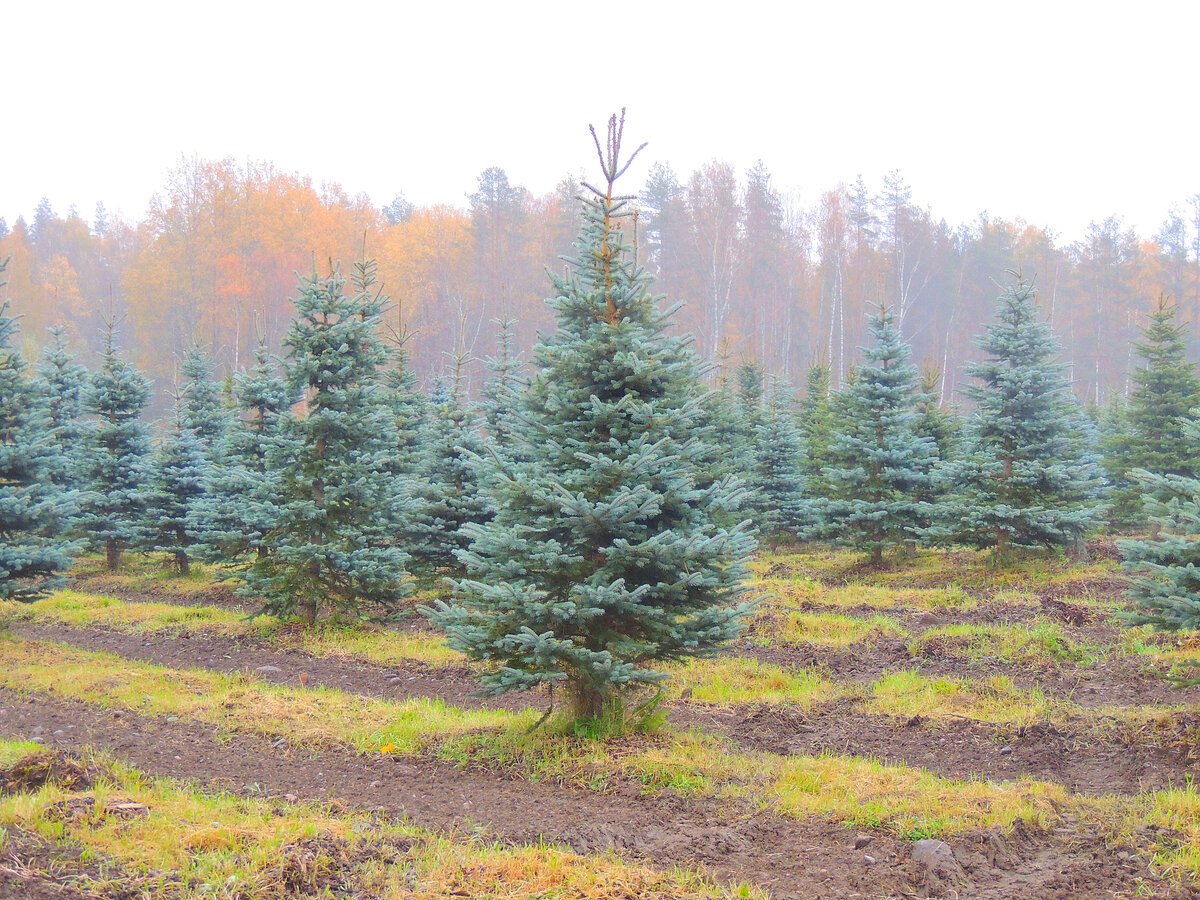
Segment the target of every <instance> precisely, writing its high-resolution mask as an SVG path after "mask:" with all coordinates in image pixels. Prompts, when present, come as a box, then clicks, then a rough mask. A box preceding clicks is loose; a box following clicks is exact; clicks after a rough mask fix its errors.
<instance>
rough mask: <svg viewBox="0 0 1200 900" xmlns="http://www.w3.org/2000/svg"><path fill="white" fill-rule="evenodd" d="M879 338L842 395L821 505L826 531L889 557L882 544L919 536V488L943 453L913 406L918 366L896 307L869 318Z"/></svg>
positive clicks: (878, 558) (874, 557)
mask: <svg viewBox="0 0 1200 900" xmlns="http://www.w3.org/2000/svg"><path fill="white" fill-rule="evenodd" d="M869 330H870V333H871V336H872V338H873V339H874V341H873V343H872V344H871V346H870V347H866V348H864V350H863V357H864V358H863V362H862V364H861V365H860V366H859V367H858V368H857V370H856V372H855V377H854V379H853V380H851V381H850V382H849V383H848V384H847V385H846V388H845V389H844V390H843V391H842V394H841V397H840V401H841V402H840V405H839V408H840V414H839V416H838V422H839V426H840V428H839V431H838V432H837V434H836V435H835V436H834V439H833V443H832V448H831V455H832V458H833V459H834V460H835V462H834V464H833V465H831V466H830V467H829V468H828V469H827V470H826V472H825V473H824V475H825V478H826V481H827V484H828V487H829V496H828V498H827V499H826V500H824V501H823V503H821V504H820V506H821V507H822V515H821V521H822V528H823V529H824V530H825V533H826V535H827V536H829V537H832V538H834V539H835V540H837V541H839V542H845V543H849V544H852V545H853V546H855V547H858V548H859V549H862V550H867V551H869V552H870V554H871V563H872V564H873V565H879V564H881V563H882V562H883V554H884V551H885V550H887V549H888V548H890V547H894V546H897V545H900V544H903V543H904V542H905V541H909V540H912V539H914V538H915V537H916V534H917V532H918V530H919V528H920V527H921V526H922V524H923V522H922V517H921V513H922V509H921V505H920V503H919V501H918V500H917V499H916V496H915V495H916V492H917V491H918V489H919V488H920V487H921V486H922V485H923V484H924V483H925V482H926V481H927V479H928V478H929V475H930V471H931V470H932V468H933V466H934V464H935V463H936V461H937V448H936V447H935V446H934V443H933V441H932V440H931V439H929V438H927V437H923V436H922V435H920V434H918V433H917V430H916V425H917V415H916V412H915V410H914V408H913V404H914V399H915V394H916V387H917V370H916V368H915V367H914V366H913V365H912V363H911V362H910V361H909V358H910V356H911V355H912V351H911V350H910V349H909V346H908V345H907V344H906V343H904V341H903V340H902V339H901V337H900V332H899V331H898V330H897V329H896V322H895V317H894V316H893V314H892V311H891V309H890V308H887V307H881V308H880V310H879V313H878V315H875V316H872V317H871V319H870V321H869Z"/></svg>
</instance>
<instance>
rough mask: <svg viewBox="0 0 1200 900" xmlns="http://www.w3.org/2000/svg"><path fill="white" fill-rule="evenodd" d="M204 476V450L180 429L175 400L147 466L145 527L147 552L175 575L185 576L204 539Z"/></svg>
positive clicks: (185, 428) (178, 405)
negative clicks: (167, 562) (163, 558)
mask: <svg viewBox="0 0 1200 900" xmlns="http://www.w3.org/2000/svg"><path fill="white" fill-rule="evenodd" d="M209 470H210V464H209V462H208V459H207V458H206V455H205V446H204V444H203V443H202V442H201V440H200V438H199V436H198V435H197V434H196V432H195V431H193V430H192V429H191V428H190V427H188V425H187V424H186V423H185V421H184V417H183V406H182V400H181V398H180V397H179V396H176V398H175V410H174V416H173V421H172V423H171V430H170V432H169V433H168V434H167V435H165V436H164V437H163V439H162V441H161V442H160V443H159V445H158V448H157V450H156V452H155V454H154V457H153V459H152V461H151V467H150V479H149V484H148V490H147V499H146V503H147V514H146V523H147V529H148V532H149V535H150V547H151V548H152V549H154V550H158V551H161V552H163V553H168V554H170V556H171V558H172V560H173V561H174V563H175V567H176V569H177V570H178V571H179V574H180V575H187V574H188V573H189V572H190V571H191V560H192V555H193V554H194V553H195V551H196V546H197V545H198V544H200V543H202V541H203V539H204V534H203V532H202V531H201V530H200V527H201V526H200V525H199V522H200V519H199V518H198V516H197V513H198V511H199V509H200V508H201V506H202V505H203V504H204V503H205V501H206V500H207V499H208V490H207V489H208V484H209V478H210V474H209Z"/></svg>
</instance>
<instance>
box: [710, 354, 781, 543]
mask: <svg viewBox="0 0 1200 900" xmlns="http://www.w3.org/2000/svg"><path fill="white" fill-rule="evenodd" d="M735 377H736V379H737V396H736V398H735V400H734V411H735V417H736V418H735V422H736V428H735V431H734V434H733V446H732V447H730V448H729V450H731V451H732V452H733V453H734V454H735V459H740V460H742V466H741V471H738V472H736V474H737V475H738V477H740V478H741V479H742V480H743V484H744V486H745V491H746V496H745V497H744V498H743V499H742V504H741V510H740V512H742V513H743V514H744V515H745V516H746V517H748V518H750V519H751V520H752V521H753V522H754V524H755V526H757V527H758V528H760V529H761V528H762V527H763V526H764V525H766V526H767V528H768V529H771V528H773V526H774V525H775V522H774V520H772V521H771V522H770V523H767V522H765V521H764V519H765V518H766V517H767V516H768V510H769V507H770V504H771V498H770V497H768V496H766V495H764V494H763V493H762V491H761V486H762V484H761V478H760V477H759V476H760V468H761V462H762V461H761V459H760V455H761V454H760V447H759V439H760V437H761V435H762V429H763V423H764V421H765V420H766V412H765V410H764V409H763V377H764V376H763V370H762V366H760V365H759V364H758V363H757V362H755V361H754V360H752V359H746V360H743V361H742V362H741V363H740V364H739V365H738V367H737V372H736V373H735ZM722 452H727V451H726V450H724V448H723V449H722Z"/></svg>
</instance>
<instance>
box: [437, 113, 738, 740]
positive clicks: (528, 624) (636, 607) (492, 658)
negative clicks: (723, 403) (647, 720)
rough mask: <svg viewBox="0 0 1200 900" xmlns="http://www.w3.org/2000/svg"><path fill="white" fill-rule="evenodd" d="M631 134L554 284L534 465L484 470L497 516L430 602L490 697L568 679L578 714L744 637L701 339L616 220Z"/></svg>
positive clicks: (539, 360)
mask: <svg viewBox="0 0 1200 900" xmlns="http://www.w3.org/2000/svg"><path fill="white" fill-rule="evenodd" d="M623 127H624V120H623V116H622V118H621V119H620V120H618V118H617V117H616V116H613V117H612V119H611V120H610V121H609V127H608V136H607V143H606V145H604V146H602V145H601V143H600V141H599V139H597V140H596V148H597V152H598V153H599V155H600V159H601V164H602V167H603V171H604V182H603V184H602V188H601V189H596V188H588V189H589V190H590V191H591V193H592V196H590V197H588V198H587V199H586V200H585V202H584V209H583V225H582V231H581V233H580V236H579V238H578V240H577V242H576V250H577V254H578V258H577V260H576V261H575V262H574V265H573V266H572V271H571V272H570V274H568V275H567V276H566V277H565V278H563V279H558V278H555V279H554V284H555V287H556V289H557V291H558V296H557V297H555V298H554V299H553V300H552V301H550V303H551V306H552V308H553V309H554V312H555V314H556V317H557V330H556V331H555V333H554V334H552V335H548V336H547V335H543V336H542V338H541V339H540V340H539V343H538V345H537V347H536V349H535V353H534V359H535V373H534V375H533V377H532V379H531V382H530V385H529V388H528V389H527V390H526V391H525V392H524V394H523V395H522V398H521V402H520V408H519V412H520V416H521V420H522V422H523V424H524V427H523V428H522V429H521V430H520V431H519V432H518V433H517V437H518V440H519V441H520V442H521V445H522V450H523V452H524V453H526V454H528V462H524V463H502V464H501V465H503V466H504V467H505V468H504V469H503V470H502V471H498V472H497V473H495V475H494V476H493V478H492V479H490V481H491V482H492V483H493V484H494V487H493V491H494V493H495V498H496V508H497V512H496V516H495V518H494V519H493V520H492V521H491V522H488V523H486V524H483V525H470V526H466V528H465V529H464V531H466V533H467V534H468V536H469V537H470V539H471V546H470V548H469V550H468V551H466V552H464V553H462V554H461V559H462V561H463V563H464V564H465V566H466V568H467V572H468V574H467V577H465V578H463V579H461V580H459V581H458V582H457V583H456V586H455V591H454V596H453V599H452V600H451V602H449V603H439V604H438V605H437V607H436V608H435V609H431V610H428V611H427V614H428V615H430V616H431V618H432V619H433V620H434V621H435V622H437V623H438V624H439V625H441V626H442V627H443V628H445V629H446V631H447V633H448V636H449V642H450V644H451V645H452V646H453V647H455V648H456V649H459V650H461V651H463V652H464V653H466V654H468V655H469V656H470V657H472V658H474V659H481V660H487V661H489V662H491V663H492V664H493V666H494V668H493V669H492V670H491V671H490V672H489V673H488V674H486V675H485V676H484V683H485V685H486V686H487V687H488V688H490V689H491V690H492V691H495V692H497V693H499V692H504V691H510V690H520V689H528V688H533V687H537V686H539V685H549V686H551V688H554V687H556V686H560V687H561V688H563V689H564V690H565V691H566V692H567V694H568V696H569V700H570V707H571V710H572V712H573V713H574V715H575V716H577V717H597V716H599V715H600V714H601V713H602V712H604V711H605V710H606V709H609V710H611V709H613V708H615V707H619V702H618V701H619V700H620V697H621V695H622V693H623V692H624V691H625V690H626V689H629V688H632V687H634V686H638V685H647V684H655V683H658V682H660V681H662V680H663V679H664V678H665V677H666V675H665V673H663V672H662V671H661V670H660V669H658V668H656V666H657V665H659V664H660V663H662V662H665V661H667V660H672V659H678V658H681V657H686V656H696V655H704V654H710V653H713V652H714V651H716V650H717V648H718V647H719V646H720V645H721V644H722V643H723V642H725V641H726V640H728V639H730V638H732V637H734V636H735V635H737V634H738V633H739V631H740V629H741V622H742V618H743V616H744V615H745V614H746V612H747V604H746V602H745V596H746V587H745V581H746V578H747V562H748V558H749V554H750V552H751V551H752V549H753V540H752V538H750V537H749V535H748V534H747V533H746V531H745V530H744V528H743V527H742V526H740V525H739V526H735V527H731V528H726V527H722V526H721V525H719V524H717V523H716V521H715V519H716V517H717V516H718V515H719V514H721V513H723V512H725V511H727V510H728V509H729V508H730V507H732V506H734V505H736V503H737V502H738V499H739V498H738V492H737V489H736V488H735V487H732V486H731V484H730V482H728V481H723V482H719V483H715V484H714V483H711V482H705V483H703V484H702V483H701V481H702V479H704V478H705V474H706V473H705V470H704V463H705V460H706V454H707V453H708V452H709V450H708V448H707V446H706V442H707V441H708V439H709V434H708V433H707V430H706V424H705V421H706V419H705V411H704V408H703V405H704V398H705V393H706V392H705V391H704V389H703V387H702V386H701V384H700V383H699V379H698V375H699V367H698V364H697V360H696V357H695V355H694V352H693V350H692V347H691V340H690V339H689V338H684V337H678V336H673V335H671V334H669V333H668V331H667V327H668V323H669V321H670V319H669V317H670V314H671V313H670V312H669V311H667V312H664V311H663V310H661V309H660V306H659V302H658V300H657V299H656V298H655V297H654V296H652V295H651V294H650V292H649V280H648V278H647V276H646V274H645V272H644V270H643V269H642V268H641V267H639V266H638V265H637V263H636V261H635V259H634V257H633V253H632V247H631V245H630V242H629V241H628V240H626V237H625V233H624V232H623V231H622V229H621V225H622V223H623V222H624V216H625V215H626V213H627V211H628V203H629V201H630V199H632V198H628V197H620V196H618V195H617V194H616V192H615V189H614V188H615V184H616V182H617V180H618V179H619V178H620V176H621V175H622V174H623V173H624V171H625V170H626V169H627V168H628V165H629V162H631V161H632V158H633V157H632V156H631V157H630V159H629V161H624V162H623V161H622V160H621V159H620V149H621V136H622V131H623ZM593 135H594V132H593ZM634 156H636V152H635V154H634Z"/></svg>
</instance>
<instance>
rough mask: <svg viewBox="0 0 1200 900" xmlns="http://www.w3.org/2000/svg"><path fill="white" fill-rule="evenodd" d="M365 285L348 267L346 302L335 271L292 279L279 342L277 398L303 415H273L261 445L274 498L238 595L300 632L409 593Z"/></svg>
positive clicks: (372, 309) (389, 421) (363, 272)
mask: <svg viewBox="0 0 1200 900" xmlns="http://www.w3.org/2000/svg"><path fill="white" fill-rule="evenodd" d="M374 285H375V267H374V264H373V263H371V262H360V263H356V264H355V274H354V282H353V287H354V292H353V293H352V294H347V293H346V290H345V287H346V280H345V278H344V277H343V276H342V274H341V273H340V272H339V271H338V270H336V269H335V270H334V271H333V272H331V273H330V274H329V275H326V276H322V275H318V274H316V273H315V272H314V273H313V274H312V275H310V276H308V277H306V278H303V279H301V282H300V289H299V294H298V296H297V297H296V298H295V301H294V303H295V307H296V316H295V318H294V319H293V320H292V323H291V326H290V327H289V328H288V331H287V334H286V336H285V337H284V345H285V346H286V347H287V348H288V351H289V353H288V358H287V384H288V390H289V392H290V393H292V394H295V395H303V396H304V397H305V400H306V405H307V409H306V411H305V413H304V414H303V415H300V414H296V413H293V412H290V411H289V412H287V413H285V414H283V416H282V422H281V427H280V430H279V434H278V436H277V439H276V440H275V441H274V442H273V444H272V446H271V447H270V448H269V453H268V468H269V470H270V471H271V473H272V478H273V479H275V480H276V484H277V490H278V505H277V508H276V512H277V518H276V519H275V522H274V524H273V526H272V528H271V530H270V531H269V532H268V533H267V534H266V536H265V537H264V539H263V541H262V543H263V544H265V545H266V546H268V547H269V548H270V552H269V553H267V554H266V555H262V556H258V557H257V558H255V560H254V561H253V562H252V563H251V564H250V566H249V567H248V568H247V569H246V570H245V572H243V573H242V575H241V577H242V579H243V581H244V584H243V586H242V587H241V588H240V589H239V591H240V592H241V593H243V594H244V595H249V596H259V597H262V598H263V599H264V604H265V609H266V611H268V612H270V613H273V614H276V615H280V616H290V615H295V614H299V616H300V617H301V619H302V620H303V621H304V622H306V623H308V624H312V623H314V622H315V621H316V620H317V618H318V616H319V615H320V613H321V611H322V609H323V608H330V609H333V610H335V611H336V612H338V613H339V614H347V615H350V616H355V617H358V616H361V615H365V614H366V613H367V612H368V611H369V610H371V609H382V610H390V609H392V608H394V607H395V605H396V604H397V603H398V602H399V601H401V600H402V599H403V598H404V597H405V596H407V595H408V593H409V592H410V591H411V583H410V581H409V579H408V577H407V573H406V572H405V563H406V561H407V560H406V556H405V554H404V552H403V551H402V550H400V549H399V548H397V547H396V546H394V545H393V537H394V534H395V533H396V531H397V529H398V528H399V527H400V526H401V524H402V523H403V520H404V516H405V512H406V501H405V499H404V497H403V494H402V492H401V489H400V486H399V484H398V481H397V479H396V478H395V477H394V476H393V475H392V474H391V473H390V472H389V471H388V464H389V461H390V460H391V459H393V458H394V454H395V447H396V430H395V422H394V419H393V416H392V412H391V410H389V409H388V408H387V406H386V405H385V404H384V403H383V402H382V401H381V398H380V396H379V390H378V388H379V380H380V378H381V377H382V367H383V366H384V365H385V364H386V363H387V362H388V357H389V352H388V350H387V348H386V347H385V345H384V344H383V342H382V341H381V340H380V339H379V337H378V336H377V329H378V328H379V324H380V317H381V315H382V314H383V311H384V309H385V308H386V305H387V298H386V297H385V296H383V295H382V293H380V292H379V291H378V290H377V289H376V288H375V286H374Z"/></svg>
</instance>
